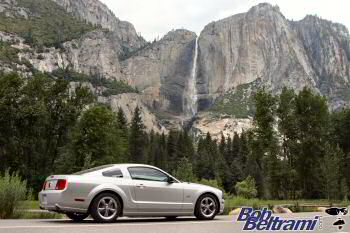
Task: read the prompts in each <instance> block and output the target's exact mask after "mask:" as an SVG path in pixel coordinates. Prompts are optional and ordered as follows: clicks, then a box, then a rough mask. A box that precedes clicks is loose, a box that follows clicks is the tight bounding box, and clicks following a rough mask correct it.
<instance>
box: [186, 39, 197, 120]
mask: <svg viewBox="0 0 350 233" xmlns="http://www.w3.org/2000/svg"><path fill="white" fill-rule="evenodd" d="M197 60H198V37H197V38H196V42H195V50H194V57H193V64H192V72H191V77H190V79H189V80H188V86H187V98H186V108H185V111H186V115H187V116H190V117H193V116H195V115H196V114H197V100H198V96H197V85H196V84H197Z"/></svg>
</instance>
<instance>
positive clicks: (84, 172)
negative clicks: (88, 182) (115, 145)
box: [72, 164, 113, 175]
mask: <svg viewBox="0 0 350 233" xmlns="http://www.w3.org/2000/svg"><path fill="white" fill-rule="evenodd" d="M112 166H113V165H112V164H109V165H103V166H99V167H94V168H90V169H87V170H83V171H80V172H76V173H73V174H72V175H84V174H86V173H90V172H94V171H98V170H101V169H105V168H109V167H112Z"/></svg>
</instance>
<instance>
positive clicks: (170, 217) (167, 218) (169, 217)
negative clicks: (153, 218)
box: [165, 216, 177, 221]
mask: <svg viewBox="0 0 350 233" xmlns="http://www.w3.org/2000/svg"><path fill="white" fill-rule="evenodd" d="M165 218H166V220H169V221H174V220H176V218H177V216H166V217H165Z"/></svg>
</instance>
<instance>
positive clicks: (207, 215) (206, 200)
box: [195, 194, 219, 220]
mask: <svg viewBox="0 0 350 233" xmlns="http://www.w3.org/2000/svg"><path fill="white" fill-rule="evenodd" d="M218 208H219V206H218V203H217V201H216V199H215V197H214V196H213V195H211V194H204V195H202V196H201V197H200V198H199V199H198V201H197V203H196V208H195V216H196V217H197V218H198V219H200V220H211V219H213V218H215V216H216V214H217V212H218Z"/></svg>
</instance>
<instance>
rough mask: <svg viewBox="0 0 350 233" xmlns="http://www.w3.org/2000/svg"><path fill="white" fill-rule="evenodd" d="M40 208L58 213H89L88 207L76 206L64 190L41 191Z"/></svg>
mask: <svg viewBox="0 0 350 233" xmlns="http://www.w3.org/2000/svg"><path fill="white" fill-rule="evenodd" d="M39 205H40V209H43V210H48V211H53V212H57V213H72V212H74V213H87V212H88V210H87V208H84V207H82V206H76V205H74V203H72V202H70V198H67V194H65V193H64V191H63V192H62V191H55V190H52V191H41V192H40V193H39Z"/></svg>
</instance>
